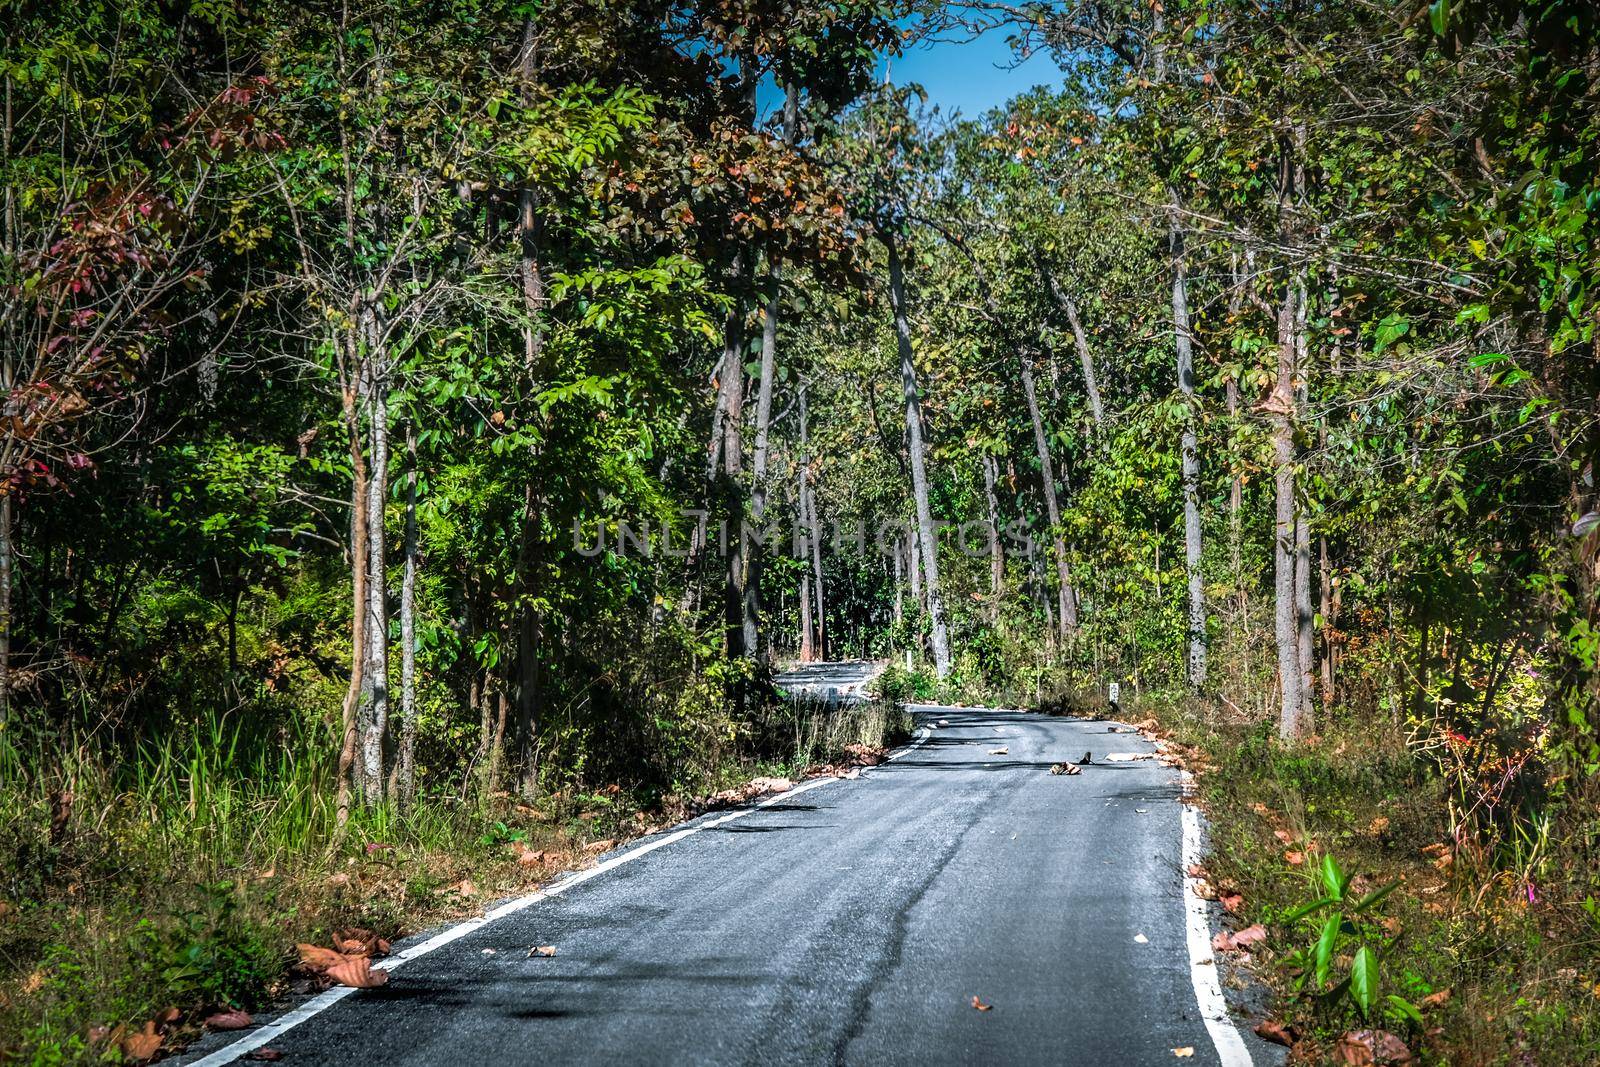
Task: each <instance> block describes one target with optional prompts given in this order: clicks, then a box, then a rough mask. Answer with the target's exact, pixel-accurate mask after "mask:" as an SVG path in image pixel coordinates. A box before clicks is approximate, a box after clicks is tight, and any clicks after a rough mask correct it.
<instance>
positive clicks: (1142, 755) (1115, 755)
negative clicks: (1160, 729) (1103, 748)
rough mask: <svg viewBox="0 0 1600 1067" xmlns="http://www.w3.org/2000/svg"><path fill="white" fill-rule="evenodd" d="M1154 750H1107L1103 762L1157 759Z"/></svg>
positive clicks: (1131, 761)
mask: <svg viewBox="0 0 1600 1067" xmlns="http://www.w3.org/2000/svg"><path fill="white" fill-rule="evenodd" d="M1155 758H1156V754H1155V753H1154V752H1107V753H1106V754H1105V757H1104V758H1103V759H1102V760H1101V762H1102V763H1133V762H1135V761H1137V760H1144V759H1155Z"/></svg>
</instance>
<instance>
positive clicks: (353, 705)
mask: <svg viewBox="0 0 1600 1067" xmlns="http://www.w3.org/2000/svg"><path fill="white" fill-rule="evenodd" d="M347 341H348V342H349V344H350V355H351V356H354V354H355V342H354V339H353V337H347ZM356 405H357V389H356V388H355V387H352V386H348V385H347V386H346V388H345V390H344V419H345V430H346V432H347V433H348V434H349V438H350V685H349V687H348V688H347V689H346V690H345V695H344V708H343V710H342V714H341V716H340V728H341V730H342V740H341V741H340V743H339V768H338V782H339V785H338V794H337V797H336V799H335V806H336V809H337V812H338V814H337V816H336V822H337V825H338V826H339V827H340V828H343V826H344V824H345V822H346V821H348V819H349V818H350V794H351V787H352V785H353V779H354V773H355V759H356V747H357V744H358V741H359V739H360V733H361V731H360V728H359V726H358V724H357V722H356V711H357V707H358V705H359V704H360V701H361V690H362V681H361V680H362V678H363V677H364V675H365V673H366V670H365V668H366V661H367V636H366V635H367V463H366V452H365V450H364V449H362V447H361V427H360V420H359V417H358V415H357V411H356Z"/></svg>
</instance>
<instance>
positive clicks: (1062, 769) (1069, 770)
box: [1050, 763, 1083, 774]
mask: <svg viewBox="0 0 1600 1067" xmlns="http://www.w3.org/2000/svg"><path fill="white" fill-rule="evenodd" d="M1050 773H1051V774H1082V773H1083V772H1082V771H1081V770H1079V769H1078V768H1077V767H1076V766H1075V765H1074V764H1071V763H1052V764H1051V765H1050Z"/></svg>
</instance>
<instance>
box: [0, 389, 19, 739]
mask: <svg viewBox="0 0 1600 1067" xmlns="http://www.w3.org/2000/svg"><path fill="white" fill-rule="evenodd" d="M8 362H9V358H8ZM11 509H12V500H11V492H10V491H9V490H6V491H5V495H4V496H0V730H3V729H5V726H6V722H7V720H9V719H10V718H11V569H12V565H13V563H12V561H13V557H14V555H15V549H14V547H13V541H12V536H13V533H12V525H11V523H12V511H11Z"/></svg>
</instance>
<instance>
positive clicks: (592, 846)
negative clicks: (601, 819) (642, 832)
mask: <svg viewBox="0 0 1600 1067" xmlns="http://www.w3.org/2000/svg"><path fill="white" fill-rule="evenodd" d="M616 844H617V843H616V841H615V840H613V839H612V838H609V837H608V838H606V839H604V840H603V841H590V842H589V843H588V844H587V845H584V846H583V850H584V851H585V852H588V853H590V854H594V853H599V852H609V851H611V849H613V848H615V847H616Z"/></svg>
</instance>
